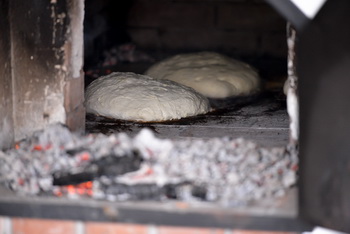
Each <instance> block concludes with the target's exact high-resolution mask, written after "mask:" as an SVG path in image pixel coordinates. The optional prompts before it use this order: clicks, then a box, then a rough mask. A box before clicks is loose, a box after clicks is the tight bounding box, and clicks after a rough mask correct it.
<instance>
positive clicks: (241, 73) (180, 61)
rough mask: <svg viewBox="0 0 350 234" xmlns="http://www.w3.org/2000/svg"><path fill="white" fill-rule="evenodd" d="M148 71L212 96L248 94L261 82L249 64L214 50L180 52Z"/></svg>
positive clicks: (159, 77) (150, 74)
mask: <svg viewBox="0 0 350 234" xmlns="http://www.w3.org/2000/svg"><path fill="white" fill-rule="evenodd" d="M145 74H146V75H148V76H151V77H153V78H156V79H167V80H172V81H175V82H177V83H180V84H183V85H186V86H189V87H191V88H193V89H195V90H196V91H197V92H199V93H201V94H203V95H204V96H207V97H210V98H226V97H230V96H238V95H248V94H252V93H254V92H256V91H258V90H259V86H260V78H259V75H258V73H257V72H256V70H255V69H254V68H252V67H251V66H250V65H248V64H246V63H243V62H240V61H237V60H234V59H231V58H229V57H227V56H225V55H221V54H218V53H214V52H199V53H190V54H179V55H176V56H173V57H170V58H168V59H165V60H163V61H160V62H159V63H156V64H154V65H153V66H151V67H150V68H149V69H148V70H147V71H146V73H145Z"/></svg>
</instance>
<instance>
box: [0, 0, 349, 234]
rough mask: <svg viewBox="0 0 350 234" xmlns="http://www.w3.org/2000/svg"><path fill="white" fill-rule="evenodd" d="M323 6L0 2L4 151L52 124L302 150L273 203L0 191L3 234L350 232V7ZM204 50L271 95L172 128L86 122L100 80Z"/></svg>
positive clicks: (236, 101)
mask: <svg viewBox="0 0 350 234" xmlns="http://www.w3.org/2000/svg"><path fill="white" fill-rule="evenodd" d="M325 2H326V3H324V6H323V7H322V8H321V10H320V12H319V13H318V14H317V15H316V16H310V15H307V14H306V13H305V12H303V11H302V10H300V9H303V7H300V6H298V5H297V3H295V2H294V1H287V2H286V3H285V4H283V3H281V1H278V0H276V1H275V0H267V1H263V0H218V1H213V0H187V1H184V0H132V1H111V0H103V1H98V0H85V1H84V0H79V1H71V0H64V1H63V0H51V1H46V2H44V1H25V2H21V1H18V0H12V1H9V0H0V18H1V21H0V33H1V35H2V36H1V37H0V48H1V49H0V103H1V112H0V149H2V150H3V151H4V152H6V150H11V149H13V148H14V147H20V144H19V143H18V142H19V141H20V140H22V139H26V138H28V137H30V136H31V134H33V132H36V131H37V130H43V129H46V128H47V127H48V126H50V125H51V124H54V123H56V122H59V123H63V124H65V125H66V126H68V128H69V129H70V130H71V131H72V132H76V133H85V135H89V134H98V133H104V134H106V135H111V134H117V133H120V132H123V133H127V135H128V136H129V137H134V136H135V135H136V136H137V134H138V132H139V131H140V130H141V129H143V128H148V129H151V130H152V132H153V134H154V135H155V137H156V138H159V139H170V140H174V141H175V140H178V139H185V140H187V139H206V140H210V139H214V138H222V137H231V138H240V137H243V138H245V139H247V140H249V141H252V142H254V143H255V144H257V145H258V148H257V152H261V151H263V149H265V148H273V147H279V148H286V149H288V150H290V151H292V153H293V154H295V153H296V152H298V147H300V157H299V160H300V166H299V167H300V169H299V171H298V176H299V177H300V179H299V181H298V184H297V186H294V187H292V188H291V189H289V190H288V191H287V192H286V194H284V195H283V196H280V197H278V198H276V199H275V200H274V201H273V202H270V203H269V202H263V201H262V202H259V201H256V202H254V203H251V204H246V205H243V206H237V205H236V206H222V205H218V204H216V203H206V202H204V203H198V202H193V201H188V200H186V201H182V200H171V201H165V202H164V201H162V202H161V201H157V200H142V199H141V200H136V201H135V200H131V201H119V200H118V201H113V200H108V199H107V200H98V199H91V197H89V198H83V196H82V197H81V198H79V199H68V198H62V197H61V198H57V197H55V196H47V195H46V196H24V197H23V195H22V196H20V195H16V194H14V193H13V192H12V191H9V190H7V189H5V188H3V187H0V194H1V196H0V215H1V217H0V232H1V233H51V232H55V233H266V232H267V233H270V232H272V233H298V232H302V231H308V230H311V229H312V228H313V227H314V226H315V225H319V226H325V227H329V228H332V229H337V230H343V231H349V230H350V229H349V224H348V223H347V222H346V220H347V218H349V206H348V204H349V202H348V199H347V197H348V196H347V195H348V194H349V191H348V190H349V186H348V185H347V183H346V182H347V179H349V173H348V172H349V160H348V156H347V154H348V152H350V149H349V144H347V139H348V137H349V132H350V131H348V130H349V129H348V124H347V121H346V120H347V119H348V118H347V117H350V116H349V115H350V112H349V110H348V109H349V108H348V103H347V100H349V97H348V96H349V95H348V93H349V92H347V90H346V88H347V85H346V84H349V81H348V78H349V77H348V75H347V74H349V73H350V72H349V67H350V66H349V51H350V49H349V44H348V43H347V42H348V41H349V39H350V34H349V30H346V29H345V27H344V26H342V25H343V23H344V22H346V20H347V21H348V20H349V16H348V14H347V13H346V9H347V7H350V5H349V3H348V2H347V1H346V0H336V1H325ZM296 6H298V7H299V8H298V7H296ZM336 9H337V10H336ZM276 10H277V11H276ZM278 13H280V14H278ZM329 19H333V20H329ZM288 22H290V25H293V27H295V28H296V32H297V34H296V35H297V37H296V41H295V42H296V49H295V50H294V48H291V46H290V45H287V35H286V34H289V33H290V32H291V31H290V30H292V29H291V28H290V27H289V28H288V30H286V28H287V24H288ZM340 22H342V23H340ZM293 32H295V31H293ZM290 35H291V34H289V36H290ZM289 39H290V37H289ZM204 50H209V51H216V52H220V53H223V54H226V55H228V56H230V57H234V58H238V59H240V60H242V61H245V62H247V63H249V64H252V65H253V66H255V67H256V68H257V69H258V70H259V74H260V75H261V76H262V78H263V85H264V90H265V91H266V92H265V91H264V92H263V93H262V94H258V95H253V96H250V97H244V98H243V97H242V98H231V99H228V100H211V102H212V104H213V105H214V106H216V107H218V111H217V112H214V113H211V114H209V115H206V116H199V117H194V118H188V119H184V120H180V121H175V122H167V123H153V124H144V123H130V122H125V121H118V120H111V119H107V118H103V117H97V116H93V115H86V113H85V109H84V105H83V101H84V88H85V87H86V86H87V85H88V84H89V83H90V82H91V81H92V80H93V79H95V78H96V77H98V76H100V75H105V74H108V73H110V72H113V71H122V72H124V71H131V72H135V73H143V72H144V71H145V70H146V69H147V68H148V67H149V66H150V65H151V64H153V63H154V62H156V61H159V60H161V59H163V58H166V57H169V56H171V55H174V54H178V53H187V52H197V51H204ZM288 50H289V53H291V52H293V54H294V52H295V54H296V61H295V60H293V62H296V69H297V70H296V72H297V76H298V78H299V80H294V81H297V82H299V85H297V84H296V83H292V85H294V86H293V88H294V89H293V91H295V92H296V93H295V94H298V93H299V95H300V100H301V102H300V142H299V143H300V144H299V145H298V141H297V139H295V138H293V133H292V136H291V135H290V134H291V132H290V126H292V125H290V122H291V119H290V118H289V116H288V112H289V114H291V113H292V112H293V110H292V111H290V110H289V109H288V110H287V106H286V102H287V98H286V96H285V95H284V94H283V93H282V89H283V85H284V82H285V80H286V79H287V77H288V76H289V77H290V76H291V74H292V75H295V74H294V73H293V72H295V70H293V69H295V67H294V66H293V67H288V66H287V59H288V58H289V61H290V62H291V57H290V56H291V55H290V54H288ZM288 56H289V57H288ZM288 65H289V64H288ZM287 69H292V71H291V70H288V71H287ZM291 72H292V73H291ZM294 81H293V82H294ZM289 97H290V96H289ZM219 107H220V108H221V107H224V108H221V109H220V108H219ZM289 107H290V106H289ZM295 108H297V107H295ZM294 110H295V109H294ZM292 117H295V115H294V116H292ZM296 117H297V120H298V121H299V116H298V115H296ZM294 121H295V119H294ZM296 123H298V122H296ZM293 124H295V122H293ZM297 125H298V124H297ZM294 126H296V125H294ZM298 126H299V125H298ZM298 126H297V127H298ZM292 128H293V127H292ZM294 130H295V129H294ZM118 139H119V138H118ZM225 139H226V138H225ZM226 140H227V139H226ZM16 143H17V144H16ZM198 144H199V143H198ZM50 147H51V146H50ZM259 147H262V148H259ZM188 148H189V147H188ZM42 150H43V149H42V147H41V146H37V145H36V146H35V147H34V148H33V151H42ZM74 151H77V152H78V153H81V152H80V151H81V149H79V148H77V149H74ZM264 152H265V151H264ZM278 152H280V151H278ZM0 153H2V151H0ZM3 155H5V154H0V161H1V157H3ZM79 155H80V154H79ZM29 163H30V162H29ZM0 168H1V167H0ZM114 169H115V168H114ZM124 169H125V168H124ZM122 170H123V169H122ZM125 170H126V169H125ZM0 175H1V173H0ZM79 175H80V174H79ZM63 177H64V176H63ZM0 178H1V177H0ZM75 178H77V177H75ZM79 178H80V177H79ZM56 179H57V177H56ZM59 179H62V177H60V178H59ZM56 182H57V181H56ZM199 191H200V190H199ZM197 192H198V191H197ZM198 193H201V191H200V192H198Z"/></svg>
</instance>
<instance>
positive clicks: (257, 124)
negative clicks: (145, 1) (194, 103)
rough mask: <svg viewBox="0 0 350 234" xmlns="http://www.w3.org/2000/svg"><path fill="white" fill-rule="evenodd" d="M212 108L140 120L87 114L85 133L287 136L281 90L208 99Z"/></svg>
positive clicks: (259, 139)
mask: <svg viewBox="0 0 350 234" xmlns="http://www.w3.org/2000/svg"><path fill="white" fill-rule="evenodd" d="M210 103H211V105H212V107H213V108H214V109H215V110H214V111H212V112H210V113H207V114H205V115H199V116H194V117H189V118H183V119H180V120H174V121H167V122H157V123H139V122H131V121H123V120H115V119H109V118H105V117H102V116H96V115H92V114H88V115H87V121H86V131H87V133H104V134H112V133H118V132H126V133H128V134H129V135H132V136H133V135H135V134H136V133H137V132H139V131H140V130H141V129H142V128H145V127H147V128H149V129H151V130H152V131H153V132H154V134H155V135H156V136H157V137H160V138H170V139H177V138H213V137H224V136H229V137H233V138H238V137H243V138H245V139H248V140H253V141H255V142H256V143H258V144H259V145H261V146H266V147H270V146H285V145H287V143H288V138H289V118H288V114H287V111H286V104H285V103H286V102H285V96H284V95H283V94H282V93H281V91H280V90H277V91H265V92H262V93H260V94H256V95H253V96H248V97H235V98H227V99H222V100H214V99H212V100H210Z"/></svg>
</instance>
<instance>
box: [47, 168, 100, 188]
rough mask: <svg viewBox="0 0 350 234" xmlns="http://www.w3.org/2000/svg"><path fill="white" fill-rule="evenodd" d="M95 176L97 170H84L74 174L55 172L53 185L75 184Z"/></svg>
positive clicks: (90, 179)
mask: <svg viewBox="0 0 350 234" xmlns="http://www.w3.org/2000/svg"><path fill="white" fill-rule="evenodd" d="M96 177H97V171H84V172H81V173H75V174H69V173H66V174H62V173H55V174H54V175H53V185H58V186H64V185H75V184H80V183H84V182H87V181H92V180H94V179H95V178H96Z"/></svg>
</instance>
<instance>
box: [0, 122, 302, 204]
mask: <svg viewBox="0 0 350 234" xmlns="http://www.w3.org/2000/svg"><path fill="white" fill-rule="evenodd" d="M37 145H41V146H42V147H46V148H45V150H40V149H39V150H38V149H35V147H36V146H37ZM75 151H76V153H72V152H75ZM135 152H138V153H139V154H140V155H141V157H142V158H143V162H142V163H141V166H140V168H139V169H138V170H136V171H132V172H129V173H125V174H122V175H118V176H114V177H113V178H111V177H110V176H109V177H108V176H106V175H102V176H99V177H97V178H95V180H94V183H93V184H94V186H93V190H94V192H93V194H94V195H93V197H95V198H98V199H109V200H128V199H132V198H134V197H135V196H134V197H133V196H131V195H130V194H128V193H129V192H128V191H129V190H128V189H127V188H133V187H132V186H139V187H140V186H141V187H142V185H152V186H150V187H148V188H147V189H148V190H147V191H146V190H145V188H142V189H144V191H146V193H147V195H149V196H150V197H152V196H153V195H154V194H157V193H160V192H162V191H164V190H163V188H165V187H166V186H167V185H177V199H181V200H185V201H189V200H193V199H198V198H197V197H196V196H193V190H194V188H196V189H197V192H198V191H199V192H203V193H204V194H205V195H204V197H202V199H203V200H206V201H211V202H220V203H224V204H230V205H240V204H246V203H247V202H250V201H254V200H261V199H274V198H276V197H278V196H282V195H284V194H285V193H286V191H287V190H288V189H289V188H290V187H291V186H293V185H295V183H296V180H297V175H296V173H297V172H296V168H297V165H298V158H297V154H296V153H295V151H292V150H289V149H287V147H285V148H283V147H280V148H262V147H259V146H258V145H256V144H255V143H253V142H250V141H247V140H244V139H230V138H228V137H226V138H213V139H209V140H201V139H193V140H169V139H165V140H164V139H158V138H156V137H155V136H154V135H153V133H152V132H151V131H150V130H148V129H143V130H142V131H141V132H140V133H139V134H138V135H137V136H136V137H135V138H130V137H129V136H127V135H126V134H124V133H120V134H113V135H110V136H106V135H102V134H98V135H87V136H80V135H75V134H72V133H70V132H69V131H68V130H67V129H66V128H64V127H63V126H61V125H54V126H51V127H49V128H47V129H45V130H44V131H43V132H40V133H37V134H35V135H34V136H33V137H32V138H30V139H27V140H24V141H22V142H21V143H19V149H12V150H9V151H6V152H1V151H0V183H2V184H4V185H6V186H7V187H9V188H11V189H12V190H14V191H16V192H18V193H19V194H31V195H39V194H43V193H46V194H47V193H50V192H52V191H53V190H55V189H57V187H58V186H54V185H53V174H55V173H58V172H62V171H63V172H75V171H78V172H79V171H84V170H85V169H86V168H87V167H88V166H89V165H90V164H91V162H92V161H93V160H96V159H99V158H103V157H130V156H131V155H134V153H135ZM83 153H88V154H89V155H90V156H91V158H89V159H88V160H87V159H86V158H85V159H83V158H82V154H83ZM72 154H73V155H72ZM114 184H118V185H119V186H120V185H123V186H124V187H123V189H124V190H125V189H126V190H125V191H126V192H124V193H118V192H117V194H113V193H108V192H106V191H105V190H104V188H108V186H112V185H114ZM110 189H111V188H110ZM115 189H118V186H117V187H114V190H113V191H114V192H115ZM109 191H112V190H109ZM130 191H131V190H130ZM132 191H134V192H135V191H136V190H135V189H133V190H132ZM158 195H159V194H158ZM146 197H147V196H146ZM148 198H149V197H147V199H148ZM159 198H161V199H164V198H166V196H165V195H164V194H160V195H159V196H158V197H157V199H159Z"/></svg>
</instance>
